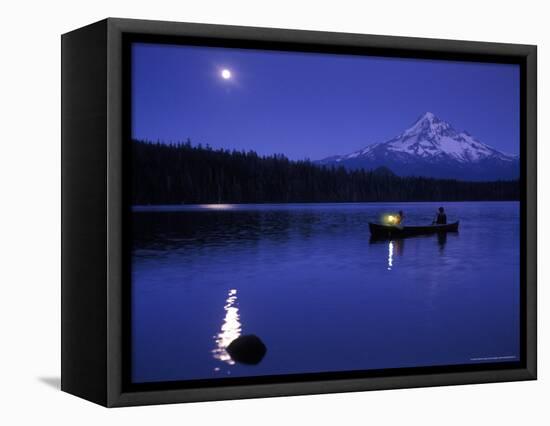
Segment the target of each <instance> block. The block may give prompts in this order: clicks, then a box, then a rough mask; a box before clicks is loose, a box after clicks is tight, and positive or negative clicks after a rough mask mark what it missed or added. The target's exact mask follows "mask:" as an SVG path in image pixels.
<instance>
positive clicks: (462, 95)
mask: <svg viewBox="0 0 550 426" xmlns="http://www.w3.org/2000/svg"><path fill="white" fill-rule="evenodd" d="M132 61H133V63H132V102H133V105H132V109H133V111H132V127H133V128H132V136H133V138H135V139H147V140H152V141H157V140H160V141H164V142H170V141H172V142H175V141H185V140H186V139H187V138H190V139H191V141H192V143H193V144H198V143H202V144H203V145H206V144H209V145H211V146H212V147H214V148H228V149H238V150H242V149H244V150H251V149H252V150H255V151H257V152H258V153H260V154H273V153H281V154H284V155H286V156H287V157H289V158H291V159H303V158H310V159H312V160H318V159H321V158H325V157H327V156H330V155H335V154H347V153H350V152H352V151H355V150H357V149H360V148H363V147H365V146H367V145H369V144H371V143H377V142H385V141H386V140H388V139H390V138H392V137H394V136H397V135H398V134H400V133H401V132H403V130H405V129H406V128H407V127H409V126H410V125H412V124H413V122H414V121H415V120H416V119H417V118H418V117H419V116H420V115H422V114H423V113H424V112H426V111H431V112H433V113H434V114H435V115H437V116H438V117H439V118H441V119H442V120H445V121H448V122H449V123H451V124H452V125H453V127H455V128H456V129H457V130H466V131H468V132H469V133H470V134H472V135H473V136H474V137H476V138H477V139H478V140H480V141H481V142H483V143H486V144H488V145H490V146H492V147H494V148H496V149H498V150H501V151H503V152H505V153H509V154H518V153H519V108H520V106H519V66H517V65H504V64H483V63H468V62H450V61H433V60H418V59H393V58H380V57H364V56H345V55H329V54H317V53H295V52H275V51H261V50H246V49H228V48H212V47H191V46H171V45H158V44H157V45H155V44H142V43H138V44H134V46H133V50H132ZM224 69H227V70H229V71H230V72H231V78H229V79H224V78H222V75H221V74H222V70H224Z"/></svg>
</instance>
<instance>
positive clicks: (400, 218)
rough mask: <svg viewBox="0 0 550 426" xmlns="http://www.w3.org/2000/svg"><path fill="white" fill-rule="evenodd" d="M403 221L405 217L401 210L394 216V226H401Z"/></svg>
mask: <svg viewBox="0 0 550 426" xmlns="http://www.w3.org/2000/svg"><path fill="white" fill-rule="evenodd" d="M404 219H405V215H404V214H403V210H399V213H397V215H396V216H395V224H396V225H397V226H402V223H403V220H404Z"/></svg>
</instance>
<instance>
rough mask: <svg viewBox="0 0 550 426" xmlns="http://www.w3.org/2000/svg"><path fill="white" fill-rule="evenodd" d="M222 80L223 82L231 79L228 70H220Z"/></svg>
mask: <svg viewBox="0 0 550 426" xmlns="http://www.w3.org/2000/svg"><path fill="white" fill-rule="evenodd" d="M222 78H223V79H224V80H229V79H230V78H231V71H229V70H228V69H224V70H222Z"/></svg>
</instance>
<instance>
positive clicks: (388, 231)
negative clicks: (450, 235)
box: [369, 221, 459, 238]
mask: <svg viewBox="0 0 550 426" xmlns="http://www.w3.org/2000/svg"><path fill="white" fill-rule="evenodd" d="M458 223H459V222H458V221H456V222H453V223H448V224H446V225H427V226H395V225H381V224H379V223H372V222H369V229H370V233H371V235H372V236H373V237H378V238H392V237H411V236H414V235H427V234H438V233H446V232H458Z"/></svg>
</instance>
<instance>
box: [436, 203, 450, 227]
mask: <svg viewBox="0 0 550 426" xmlns="http://www.w3.org/2000/svg"><path fill="white" fill-rule="evenodd" d="M433 224H434V225H446V224H447V214H446V213H445V209H444V208H443V207H440V208H439V209H438V211H437V215H436V216H435V219H434V221H433Z"/></svg>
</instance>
